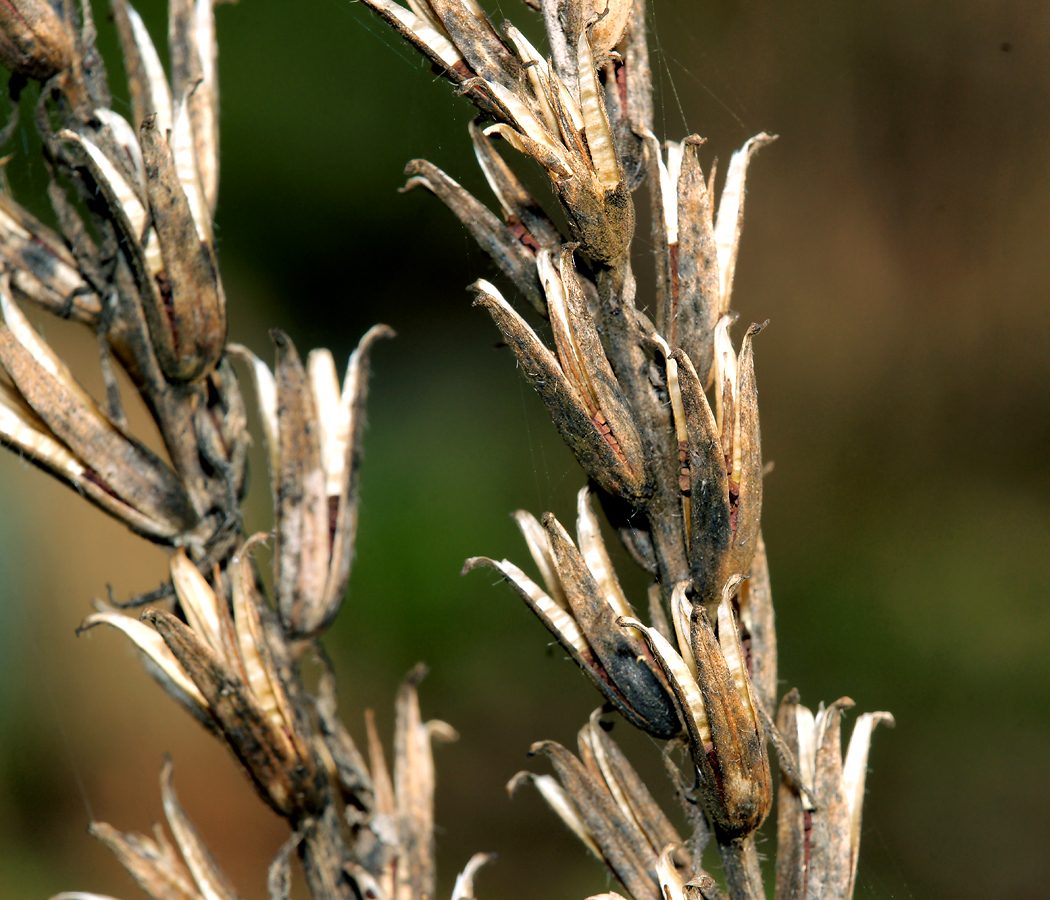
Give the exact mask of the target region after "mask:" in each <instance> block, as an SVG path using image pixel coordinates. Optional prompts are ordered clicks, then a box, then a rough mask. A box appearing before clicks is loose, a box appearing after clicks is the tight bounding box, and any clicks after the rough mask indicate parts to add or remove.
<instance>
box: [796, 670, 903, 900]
mask: <svg viewBox="0 0 1050 900" xmlns="http://www.w3.org/2000/svg"><path fill="white" fill-rule="evenodd" d="M852 706H853V701H852V700H850V699H849V697H842V698H841V699H839V700H837V701H835V703H833V704H831V706H829V707H827V708H826V709H825V707H824V704H823V703H822V704H821V705H820V706H819V707H818V709H817V714H816V715H815V716H814V715H813V713H812V712H810V710H808V709H807V708H806V707H804V706H801V705H800V704H799V698H798V691H795V690H792V691H791V692H790V693H788V694H787V696H785V697H784V700H783V702H782V703H781V706H780V711H779V713H778V716H777V721H778V724H779V728H780V731H781V733H782V734H783V735H784V737H785V738H786V740H787V743H788V746H789V748H790V749H791V750H792V751H793V752H794V754H795V755H796V757H797V759H798V764H799V776H800V777H801V779H802V782H803V783H802V784H801V785H800V784H796V783H795V782H794V781H792V779H791V778H790V776H789V775H788V774H787V773H786V772H782V774H781V786H780V793H779V796H778V800H777V803H778V817H777V818H778V821H777V844H778V847H779V848H783V849H782V850H780V851H779V852H778V854H777V895H778V896H781V895H783V896H792V897H800V898H805V897H828V898H831V900H850V898H851V897H852V896H853V886H854V881H855V879H856V874H857V856H858V853H859V850H860V823H861V808H862V805H863V801H864V782H865V778H866V775H867V768H868V750H869V748H870V746H871V735H872V731H873V729H874V728H875V726H876V725H878V724H879V723H880V722H885V723H886V724H887V725H889V726H890V727H892V726H893V724H894V722H893V716H892V715H890V714H889V713H888V712H876V713H864V714H863V715H862V716H860V718H859V719H858V720H857V724H856V725H854V726H853V734H852V735H851V736H850V741H849V749H848V750H847V752H846V758H845V761H843V759H842V752H841V748H840V737H839V726H840V720H841V715H842V712H843V711H844V710H847V709H849V708H850V707H852ZM807 792H808V794H807ZM810 795H811V796H812V799H810Z"/></svg>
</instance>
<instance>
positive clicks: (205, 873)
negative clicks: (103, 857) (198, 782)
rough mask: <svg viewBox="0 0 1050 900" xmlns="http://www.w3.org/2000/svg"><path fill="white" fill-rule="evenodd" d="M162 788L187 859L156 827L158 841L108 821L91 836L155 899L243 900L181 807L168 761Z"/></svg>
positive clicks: (166, 811)
mask: <svg viewBox="0 0 1050 900" xmlns="http://www.w3.org/2000/svg"><path fill="white" fill-rule="evenodd" d="M160 789H161V796H162V797H163V800H164V815H165V817H166V818H167V820H168V825H169V826H170V827H171V831H172V834H174V835H175V842H176V843H177V844H178V847H179V852H180V854H181V859H180V858H179V856H177V855H176V853H175V850H174V848H173V847H172V846H171V844H169V843H168V841H167V839H166V838H165V837H164V834H163V832H162V831H161V829H160V826H154V832H155V838H156V839H155V840H152V839H150V838H148V837H145V836H144V835H141V834H134V833H129V834H121V833H120V832H118V831H117V830H116V829H115V828H113V827H112V826H111V825H107V824H106V823H105V822H92V823H91V827H90V829H89V830H90V832H91V834H93V835H94V836H95V837H97V838H98V839H99V840H100V841H102V843H103V844H105V845H106V846H107V847H108V848H109V849H110V850H112V851H113V853H114V854H115V855H116V857H117V859H118V860H120V862H121V864H122V865H123V866H124V867H125V868H126V869H127V870H128V872H129V873H130V874H131V876H132V877H133V878H134V879H135V881H136V882H138V885H139V887H141V888H142V889H143V890H144V891H145V892H146V893H147V894H149V895H150V896H151V897H153V898H154V900H238V894H237V892H236V890H235V889H234V888H233V886H232V885H231V884H230V882H229V879H227V877H226V875H225V874H224V873H223V872H222V870H221V869H220V868H219V866H218V864H217V863H216V862H215V859H214V857H213V856H212V854H211V851H210V850H209V849H208V848H207V846H205V844H204V841H203V840H202V838H201V835H200V833H199V832H198V831H197V828H196V826H195V825H194V824H193V823H192V822H191V821H190V820H189V818H188V817H187V816H186V814H185V813H184V812H183V810H182V807H181V806H180V805H179V801H178V798H177V797H176V796H175V789H174V787H173V785H172V764H171V760H165V762H164V766H163V768H162V770H161V776H160ZM59 896H60V897H66V898H68V900H74V898H80V897H85V898H86V897H91V896H94V895H88V894H77V893H71V894H60V895H59ZM53 900H54V898H53Z"/></svg>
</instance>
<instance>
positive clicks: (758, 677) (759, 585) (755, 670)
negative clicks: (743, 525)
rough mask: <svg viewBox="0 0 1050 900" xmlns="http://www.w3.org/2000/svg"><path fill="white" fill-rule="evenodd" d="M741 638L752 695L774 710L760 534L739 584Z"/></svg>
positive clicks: (768, 599) (769, 601)
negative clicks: (744, 578)
mask: <svg viewBox="0 0 1050 900" xmlns="http://www.w3.org/2000/svg"><path fill="white" fill-rule="evenodd" d="M737 600H738V602H739V604H740V629H741V637H744V636H746V638H747V641H746V644H747V649H748V653H747V664H748V672H749V674H750V675H751V683H752V685H753V686H754V688H755V695H756V698H757V700H758V702H759V703H760V704H761V705H762V708H763V709H765V710H767V711H771V710H773V709H775V708H776V697H777V634H776V625H775V622H774V615H773V596H772V590H771V588H770V583H769V563H768V561H767V560H766V545H765V542H764V541H763V540H762V533H761V532H759V535H758V541H757V546H756V549H755V558H754V560H753V561H752V562H751V577H750V578H748V579H747V581H745V582H743V583H742V584H741V585H740V590H739V593H738V595H737Z"/></svg>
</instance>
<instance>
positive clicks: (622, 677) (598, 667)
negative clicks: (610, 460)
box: [463, 488, 681, 738]
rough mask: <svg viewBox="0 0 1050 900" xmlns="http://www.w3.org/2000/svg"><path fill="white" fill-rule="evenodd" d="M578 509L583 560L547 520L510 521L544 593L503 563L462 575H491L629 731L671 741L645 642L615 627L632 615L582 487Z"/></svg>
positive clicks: (668, 704)
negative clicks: (510, 588)
mask: <svg viewBox="0 0 1050 900" xmlns="http://www.w3.org/2000/svg"><path fill="white" fill-rule="evenodd" d="M578 506H579V513H580V518H579V522H578V523H577V533H578V535H579V540H580V547H581V549H582V551H583V552H582V553H581V549H577V547H576V545H575V544H574V543H573V542H572V539H571V538H570V537H569V535H568V534H567V533H566V531H565V529H564V528H563V527H562V526H561V524H560V523H559V522H558V521H557V519H555V518H554V517H553V516H552V515H550V514H549V513H548V514H546V515H545V516H544V517H543V524H542V526H541V525H540V523H538V522H537V521H536V519H535V518H533V517H532V516H531V515H530V514H528V513H525V512H521V511H519V512H518V513H516V514H515V518H516V520H517V521H518V524H519V526H520V527H521V529H522V533H523V534H524V535H525V538H526V541H527V542H528V544H529V549H530V551H531V552H532V554H533V558H534V559H535V560H536V561H537V564H538V565H539V567H540V570H541V572H542V573H543V577H544V579H545V580H546V581H547V585H548V589H549V590H550V591H551V593H550V594H547V593H545V592H544V591H543V590H541V589H540V587H539V586H538V585H537V584H536V583H535V582H533V581H532V580H531V579H530V578H529V577H528V576H527V575H525V573H524V572H522V571H521V570H520V569H519V568H518V567H517V566H515V565H514V564H513V563H511V562H509V561H508V560H503V561H501V562H496V561H494V560H491V559H488V558H486V557H475V558H473V559H468V560H467V562H466V565H465V566H464V569H463V571H464V572H467V571H470V570H472V569H475V568H477V567H479V566H491V567H492V568H494V569H496V570H497V571H498V572H499V573H500V574H501V575H503V577H504V578H506V579H507V581H508V582H510V584H511V585H512V586H513V587H514V588H515V590H517V592H518V593H519V594H520V595H521V597H522V598H523V599H524V600H525V602H526V603H528V605H529V607H530V608H531V609H532V611H533V612H534V613H536V615H537V617H538V618H539V619H540V621H542V622H543V623H544V625H546V626H547V628H548V629H549V630H550V632H551V633H552V634H553V635H554V636H555V638H557V640H558V641H559V642H560V643H561V644H562V646H563V647H564V648H565V649H566V650H567V651H568V652H569V654H570V656H572V658H573V660H574V661H575V662H576V664H577V665H579V666H580V668H581V669H583V670H584V672H586V673H587V675H588V676H589V677H590V678H591V680H592V681H593V682H594V684H595V685H596V686H597V688H598V689H599V690H600V691H601V692H602V694H603V695H604V696H605V698H606V699H607V700H608V701H609V702H610V703H612V704H613V705H614V706H615V707H616V708H617V709H618V710H620V712H621V713H622V714H623V715H624V716H625V717H626V718H627V719H628V720H629V721H630V722H632V724H634V725H635V726H636V727H638V728H641V729H643V730H645V731H647V732H649V733H650V734H653V735H655V736H658V737H664V738H668V737H673V736H674V735H676V734H677V733H678V732H679V731H680V729H681V724H680V723H679V721H678V716H677V713H676V712H675V710H674V705H673V702H672V700H671V697H670V695H669V694H668V686H667V682H666V680H665V679H664V677H663V673H662V672H661V670H660V669H659V667H658V666H657V665H656V664H655V662H654V661H653V658H652V655H651V654H650V652H649V649H648V647H646V645H645V643H644V642H642V641H640V640H638V639H636V638H633V637H632V636H631V635H630V634H629V633H627V632H624V631H623V630H622V629H621V628H620V627H619V626H618V625H617V620H618V619H619V618H620V617H622V616H624V615H629V614H630V613H631V608H630V606H629V605H628V603H627V600H626V598H625V597H624V594H623V590H622V588H621V587H620V584H619V581H618V580H617V579H616V574H615V572H613V570H612V566H611V564H610V563H609V557H608V553H607V551H606V549H605V545H604V543H603V541H602V538H601V534H600V532H599V531H598V529H597V522H596V520H595V518H594V513H593V511H592V510H591V508H590V504H589V498H588V491H587V489H586V488H584V489H583V490H582V491H581V492H580V495H579V503H578Z"/></svg>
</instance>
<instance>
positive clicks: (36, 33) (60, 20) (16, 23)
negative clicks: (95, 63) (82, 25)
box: [0, 0, 73, 81]
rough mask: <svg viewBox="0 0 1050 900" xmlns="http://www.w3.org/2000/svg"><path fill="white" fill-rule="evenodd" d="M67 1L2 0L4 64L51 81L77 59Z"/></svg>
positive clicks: (0, 30)
mask: <svg viewBox="0 0 1050 900" xmlns="http://www.w3.org/2000/svg"><path fill="white" fill-rule="evenodd" d="M68 21H69V19H68V18H67V10H66V2H65V0H5V2H3V3H0V64H2V65H4V66H5V67H6V68H8V69H10V70H11V71H12V72H18V73H19V74H21V75H26V76H28V77H29V78H35V79H37V80H38V81H47V79H49V78H50V77H51V76H52V75H54V74H55V73H56V72H62V71H64V70H65V69H67V68H69V65H70V63H71V62H72V61H73V38H72V35H70V33H69V31H68V29H67V27H66V25H67V22H68Z"/></svg>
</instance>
